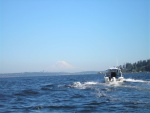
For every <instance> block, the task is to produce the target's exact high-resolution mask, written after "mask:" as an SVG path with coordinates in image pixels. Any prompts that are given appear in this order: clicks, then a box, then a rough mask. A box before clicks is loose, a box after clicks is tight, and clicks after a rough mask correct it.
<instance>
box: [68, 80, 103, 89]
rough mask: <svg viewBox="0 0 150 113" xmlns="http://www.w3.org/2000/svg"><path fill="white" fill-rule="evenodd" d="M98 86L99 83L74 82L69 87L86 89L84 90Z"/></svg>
mask: <svg viewBox="0 0 150 113" xmlns="http://www.w3.org/2000/svg"><path fill="white" fill-rule="evenodd" d="M98 84H100V83H99V82H93V81H91V82H84V83H81V82H74V83H73V84H72V85H71V87H74V88H78V89H86V88H89V87H90V86H92V85H98Z"/></svg>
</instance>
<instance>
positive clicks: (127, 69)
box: [0, 59, 150, 77]
mask: <svg viewBox="0 0 150 113" xmlns="http://www.w3.org/2000/svg"><path fill="white" fill-rule="evenodd" d="M119 68H120V69H121V70H122V72H123V73H133V72H150V59H148V60H140V61H137V62H135V63H126V64H124V65H120V66H119ZM104 71H105V70H104ZM104 71H82V72H72V73H71V72H22V73H1V74H0V77H29V76H57V75H87V74H103V73H104Z"/></svg>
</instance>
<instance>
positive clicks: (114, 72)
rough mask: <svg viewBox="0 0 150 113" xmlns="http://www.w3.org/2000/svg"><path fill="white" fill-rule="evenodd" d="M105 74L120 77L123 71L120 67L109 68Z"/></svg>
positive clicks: (110, 76)
mask: <svg viewBox="0 0 150 113" xmlns="http://www.w3.org/2000/svg"><path fill="white" fill-rule="evenodd" d="M105 76H106V77H109V78H113V77H115V78H118V77H121V76H122V72H121V69H119V68H109V69H108V70H106V74H105Z"/></svg>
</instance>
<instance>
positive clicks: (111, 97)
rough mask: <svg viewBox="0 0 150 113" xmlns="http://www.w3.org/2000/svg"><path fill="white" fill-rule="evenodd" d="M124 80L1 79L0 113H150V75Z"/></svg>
mask: <svg viewBox="0 0 150 113" xmlns="http://www.w3.org/2000/svg"><path fill="white" fill-rule="evenodd" d="M27 74H28V73H27ZM27 76H28V75H27ZM124 77H125V82H123V83H117V82H116V83H104V81H103V75H98V74H93V75H59V76H47V75H45V76H44V75H43V74H42V76H33V77H0V113H102V112H104V113H109V112H114V113H121V112H123V113H130V112H134V113H141V112H142V113H150V73H137V74H124Z"/></svg>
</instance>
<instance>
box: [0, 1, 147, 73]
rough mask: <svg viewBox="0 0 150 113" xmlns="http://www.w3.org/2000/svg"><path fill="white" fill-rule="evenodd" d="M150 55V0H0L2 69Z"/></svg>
mask: <svg viewBox="0 0 150 113" xmlns="http://www.w3.org/2000/svg"><path fill="white" fill-rule="evenodd" d="M148 58H150V1H149V0H0V73H13V72H33V71H42V70H45V71H70V72H74V71H90V70H104V69H107V68H108V67H109V66H114V65H116V60H118V64H120V65H122V64H124V63H126V62H131V63H133V62H136V61H138V60H146V59H148Z"/></svg>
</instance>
